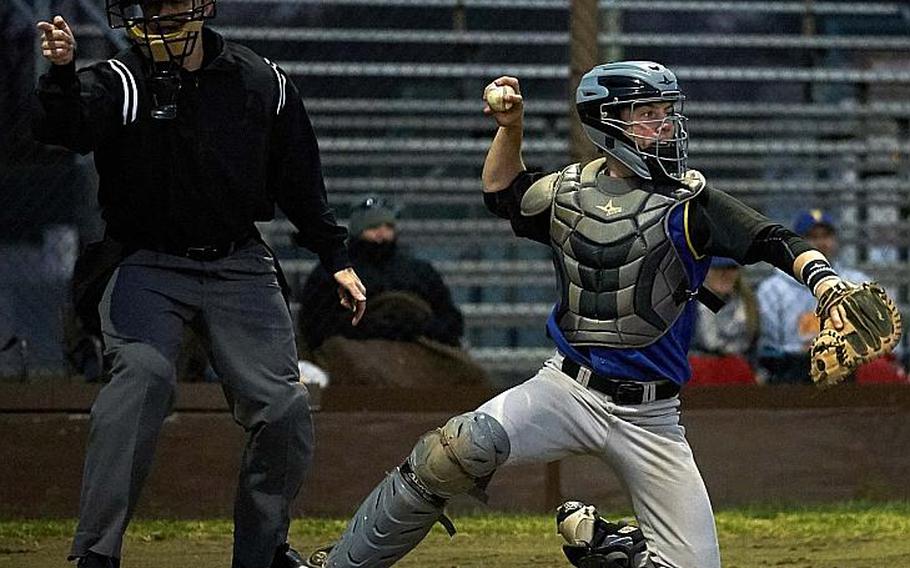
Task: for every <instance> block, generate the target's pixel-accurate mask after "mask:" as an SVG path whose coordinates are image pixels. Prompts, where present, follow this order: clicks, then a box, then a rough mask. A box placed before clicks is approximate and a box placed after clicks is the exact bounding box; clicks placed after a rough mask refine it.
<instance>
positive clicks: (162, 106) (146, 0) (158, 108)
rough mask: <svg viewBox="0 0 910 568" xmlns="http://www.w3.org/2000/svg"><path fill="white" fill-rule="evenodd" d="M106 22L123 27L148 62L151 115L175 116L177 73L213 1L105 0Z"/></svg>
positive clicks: (210, 14) (211, 13) (210, 13)
mask: <svg viewBox="0 0 910 568" xmlns="http://www.w3.org/2000/svg"><path fill="white" fill-rule="evenodd" d="M106 2H107V18H108V24H110V26H111V27H112V28H124V29H125V30H126V34H127V37H129V38H130V40H131V41H133V43H135V44H137V45H139V46H140V47H141V48H142V51H143V52H144V53H145V56H146V57H147V58H148V59H149V62H150V63H151V70H152V72H151V77H150V79H151V81H150V83H149V85H150V88H151V91H152V96H153V99H154V102H155V104H154V108H153V109H152V116H153V117H154V118H158V119H171V118H175V117H176V116H177V93H178V92H179V90H180V73H179V70H180V68H181V67H182V66H183V64H184V62H185V61H186V59H187V57H189V55H190V54H191V53H193V51H194V50H195V48H196V42H197V41H199V34H200V33H201V32H202V25H203V21H204V20H206V19H208V18H212V17H214V16H215V0H106Z"/></svg>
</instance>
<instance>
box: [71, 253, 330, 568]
mask: <svg viewBox="0 0 910 568" xmlns="http://www.w3.org/2000/svg"><path fill="white" fill-rule="evenodd" d="M99 310H100V313H101V321H102V329H103V332H104V342H105V354H106V356H107V357H108V358H109V359H110V361H111V364H112V376H111V381H110V383H109V384H107V385H106V386H105V387H104V388H103V389H102V390H101V392H100V393H99V395H98V398H97V399H96V400H95V403H94V405H93V406H92V418H91V430H90V434H89V441H88V450H87V452H86V458H85V471H84V476H83V482H82V496H81V504H80V509H79V526H78V528H77V530H76V535H75V539H74V541H73V546H72V550H71V556H83V555H85V554H86V553H87V552H88V551H93V552H95V553H98V554H103V555H106V556H113V557H117V558H119V557H120V548H121V544H122V542H123V533H124V531H125V530H126V526H127V524H128V523H129V521H130V518H131V516H132V514H133V511H134V510H135V507H136V501H137V499H138V497H139V492H140V490H141V489H142V484H143V482H144V481H145V478H146V475H147V474H148V471H149V467H150V466H151V463H152V457H153V454H154V451H155V444H156V441H157V438H158V433H159V431H160V430H161V425H162V423H163V421H164V419H165V417H166V416H167V414H168V411H169V409H170V403H171V397H172V396H173V392H174V386H175V382H176V371H175V367H174V362H175V360H176V357H177V353H178V350H179V347H180V343H181V337H182V334H183V328H184V325H185V324H186V323H187V322H189V321H190V320H193V319H194V318H197V317H198V318H199V323H201V327H202V330H203V331H205V332H206V335H207V337H208V339H209V341H210V350H209V352H210V356H211V361H212V365H213V367H214V369H215V371H216V372H217V374H218V376H219V377H220V378H221V379H222V381H223V382H224V388H225V392H226V394H227V398H228V400H229V403H230V404H231V406H232V411H233V415H234V419H235V421H236V422H237V423H238V424H240V425H241V426H243V427H244V428H245V429H246V431H247V432H249V440H248V443H247V446H246V450H245V452H244V455H243V461H242V464H241V469H240V479H239V485H238V489H237V497H236V502H235V505H234V523H235V525H234V560H233V567H234V568H268V566H269V565H270V563H271V560H272V557H273V555H274V552H275V548H276V547H277V546H278V545H280V544H282V543H284V542H285V540H286V538H287V531H288V525H289V523H290V515H289V507H290V502H291V500H292V499H293V498H294V496H295V495H296V493H297V491H298V489H299V487H300V484H301V482H302V479H303V474H304V472H305V470H306V469H307V467H308V466H309V463H310V457H311V455H312V447H313V424H312V418H311V416H310V410H309V404H308V395H307V392H306V389H305V388H304V387H303V386H302V385H301V384H300V383H299V382H298V371H297V350H296V345H295V341H294V332H293V326H292V323H291V317H290V314H289V313H288V309H287V306H286V304H285V302H284V299H283V297H282V294H281V290H280V288H279V285H278V282H277V279H276V275H275V267H274V265H273V262H272V257H271V254H270V253H269V251H268V249H267V248H266V247H264V246H263V245H261V244H258V243H257V244H251V245H249V246H246V247H244V248H241V249H240V250H238V251H236V252H235V253H234V254H232V255H230V256H228V257H226V258H224V259H221V260H216V261H211V262H201V261H194V260H190V259H187V258H181V257H176V256H171V255H166V254H162V253H156V252H150V251H144V250H143V251H139V252H136V253H134V254H132V255H131V256H129V257H128V258H126V259H125V260H124V261H123V263H122V264H121V265H120V267H119V268H118V269H117V271H116V272H115V273H114V275H113V276H112V277H111V280H110V282H109V283H108V286H107V290H106V291H105V294H104V298H103V300H102V302H101V305H100V307H99ZM188 449H189V448H188ZM200 474H201V475H204V474H205V473H204V472H201V473H200ZM174 482H175V483H179V482H180V480H179V479H178V480H174Z"/></svg>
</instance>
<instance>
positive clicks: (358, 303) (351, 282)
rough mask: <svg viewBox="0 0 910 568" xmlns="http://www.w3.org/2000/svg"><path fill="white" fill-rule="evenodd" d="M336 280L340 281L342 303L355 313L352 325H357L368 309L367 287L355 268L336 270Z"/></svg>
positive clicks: (339, 296)
mask: <svg viewBox="0 0 910 568" xmlns="http://www.w3.org/2000/svg"><path fill="white" fill-rule="evenodd" d="M335 282H338V299H339V300H341V305H342V306H344V307H345V308H347V309H348V310H350V311H352V312H353V313H354V317H353V318H352V319H351V325H357V323H358V322H360V318H362V317H363V312H365V311H366V309H367V289H366V287H365V286H364V285H363V282H361V281H360V278H359V277H358V276H357V273H356V272H354V269H353V268H345V269H344V270H339V271H338V272H336V273H335Z"/></svg>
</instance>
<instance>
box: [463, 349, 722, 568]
mask: <svg viewBox="0 0 910 568" xmlns="http://www.w3.org/2000/svg"><path fill="white" fill-rule="evenodd" d="M561 362H562V356H561V355H557V356H555V357H553V358H552V359H550V360H548V361H547V362H546V363H545V364H544V366H543V368H542V369H541V370H540V372H538V373H537V375H535V376H534V377H533V378H531V379H530V380H528V381H526V382H524V383H522V384H520V385H518V386H516V387H513V388H511V389H509V390H507V391H505V392H503V393H502V394H500V395H499V396H497V397H495V398H493V399H491V400H490V401H488V402H486V403H485V404H483V405H482V406H481V407H480V408H478V409H477V410H478V412H485V413H487V414H489V415H491V416H492V417H493V418H495V419H496V420H498V421H499V423H500V424H502V426H503V428H505V430H506V432H507V433H508V435H509V442H510V444H511V452H510V453H509V459H508V460H507V461H506V465H510V464H529V463H541V462H550V461H555V460H559V459H562V458H565V457H569V456H572V455H582V454H586V455H592V456H596V457H598V458H600V459H601V460H602V461H603V462H604V464H605V465H606V466H609V467H611V468H612V469H613V471H615V472H616V474H617V475H618V476H619V478H620V480H621V481H622V483H623V485H624V486H625V487H626V489H627V491H628V494H629V496H630V497H631V500H632V507H633V509H634V511H635V517H636V518H637V520H638V523H639V525H640V526H641V530H642V533H643V534H644V536H645V540H646V542H647V544H648V555H647V558H643V559H642V560H643V561H644V563H643V564H641V565H640V567H648V568H651V567H653V568H720V552H719V548H718V544H717V531H716V529H715V526H714V514H713V511H712V509H711V502H710V500H709V498H708V492H707V490H706V488H705V484H704V482H703V481H702V477H701V474H700V473H699V471H698V467H697V466H696V465H695V460H694V458H693V456H692V449H691V448H690V447H689V443H688V441H687V440H686V436H685V428H684V427H683V426H682V425H681V424H680V423H679V399H678V398H677V397H674V398H672V399H667V400H658V401H654V402H650V403H646V404H641V405H635V406H620V405H617V404H614V403H613V402H611V401H610V400H609V398H608V397H607V396H605V395H602V394H600V393H599V392H597V391H594V390H590V389H587V388H585V387H583V386H581V385H580V384H579V383H578V382H576V381H574V380H573V379H572V378H570V377H569V376H568V375H566V374H565V373H563V372H562V371H561V370H560V364H561ZM607 516H609V515H607Z"/></svg>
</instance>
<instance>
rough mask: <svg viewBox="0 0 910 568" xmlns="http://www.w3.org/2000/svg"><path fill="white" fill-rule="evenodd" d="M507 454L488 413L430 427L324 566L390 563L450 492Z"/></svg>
mask: <svg viewBox="0 0 910 568" xmlns="http://www.w3.org/2000/svg"><path fill="white" fill-rule="evenodd" d="M508 455H509V441H508V436H507V435H506V433H505V430H503V428H502V426H501V425H500V424H499V422H497V421H496V420H495V419H494V418H492V417H491V416H489V415H487V414H482V413H476V412H469V413H467V414H463V415H460V416H456V417H454V418H452V419H451V420H449V421H448V422H447V423H446V425H445V426H444V427H442V428H440V429H437V430H434V431H432V432H428V433H427V434H425V435H424V436H423V437H422V438H421V439H420V441H418V442H417V445H416V446H415V447H414V450H413V451H411V454H410V455H409V456H408V459H407V461H405V463H404V464H402V465H401V467H398V468H396V469H395V471H393V472H392V473H390V474H389V475H387V476H386V478H385V479H384V480H383V481H382V483H380V484H379V485H378V486H377V487H376V488H375V489H374V490H373V492H372V493H370V495H369V497H367V499H366V500H365V501H364V502H363V503H362V504H361V505H360V508H359V509H358V510H357V513H355V515H354V518H353V519H352V520H351V522H350V523H349V524H348V527H347V529H345V532H344V534H343V535H342V536H341V539H340V540H339V541H338V543H337V544H336V545H335V546H334V547H333V548H332V550H331V552H330V553H329V554H328V558H327V559H326V562H325V566H327V567H330V568H384V567H386V566H391V565H392V564H394V563H395V562H397V561H398V560H400V559H401V558H402V557H404V555H406V554H407V553H408V552H410V551H411V550H412V549H413V548H414V547H416V546H417V545H418V544H419V543H420V541H421V540H423V538H424V537H425V536H426V535H427V533H428V532H430V529H431V528H432V527H433V524H434V523H436V522H437V521H439V520H441V519H442V518H443V509H444V507H445V504H446V501H447V500H448V498H449V497H451V496H453V495H457V494H460V493H467V492H469V491H470V490H471V489H472V488H474V487H475V484H476V483H478V482H481V481H482V480H484V479H488V478H489V476H491V475H492V474H493V471H494V470H495V469H496V467H498V466H499V465H501V464H502V463H503V462H505V460H506V458H507V457H508Z"/></svg>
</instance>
